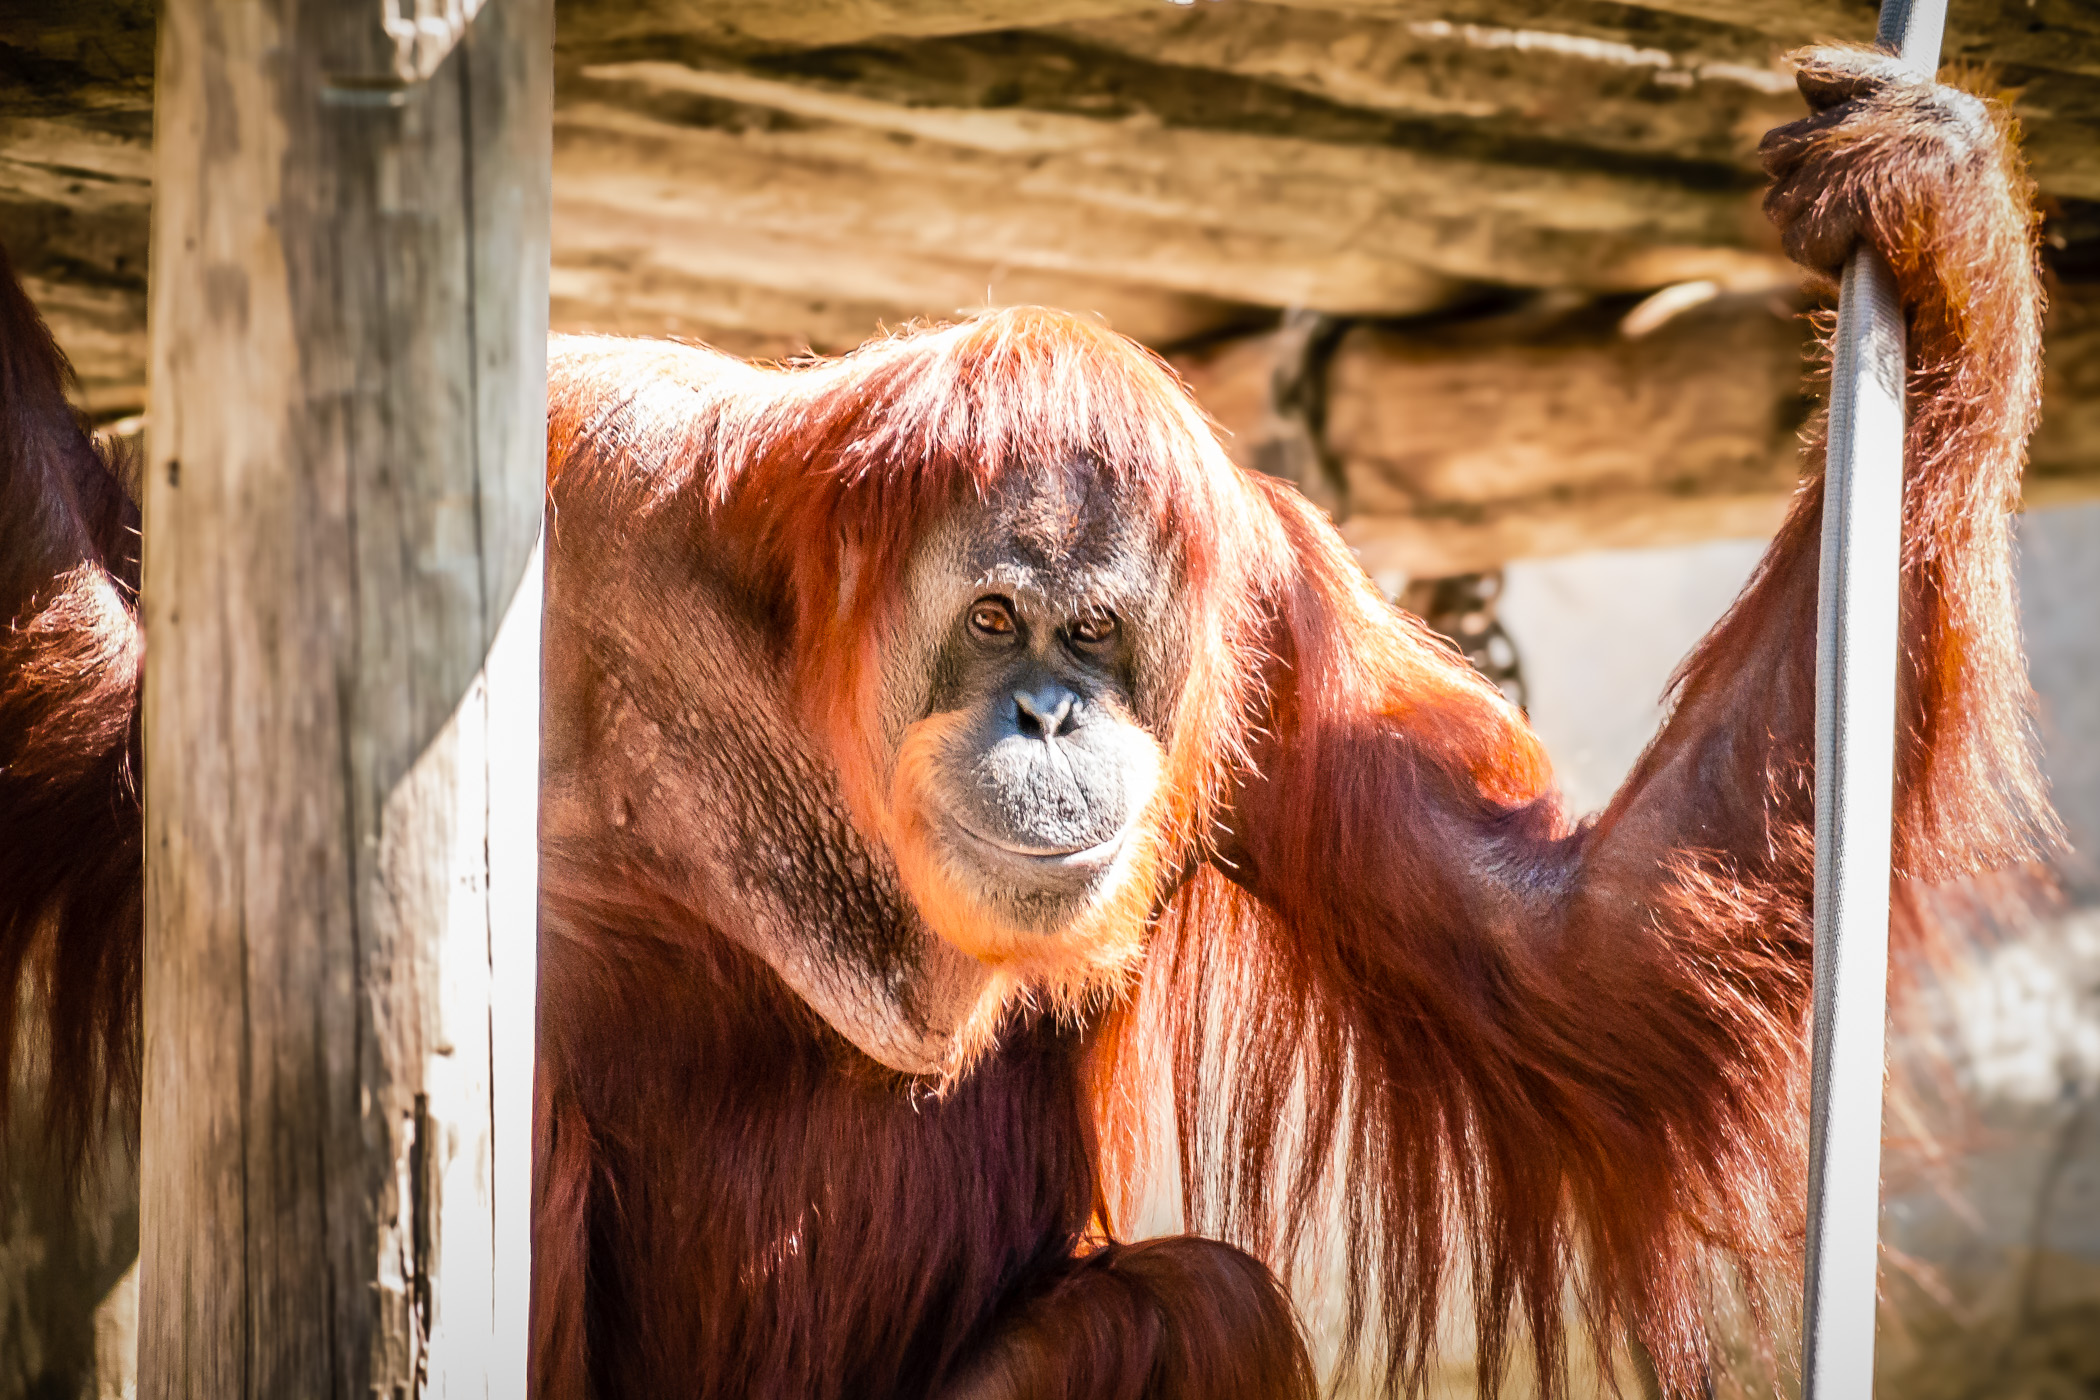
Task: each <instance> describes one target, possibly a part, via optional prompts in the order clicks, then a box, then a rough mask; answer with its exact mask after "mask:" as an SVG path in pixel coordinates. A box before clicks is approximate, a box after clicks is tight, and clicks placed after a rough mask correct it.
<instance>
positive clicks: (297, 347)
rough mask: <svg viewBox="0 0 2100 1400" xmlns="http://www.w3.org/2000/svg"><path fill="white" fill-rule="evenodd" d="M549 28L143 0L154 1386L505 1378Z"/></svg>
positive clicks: (527, 907)
mask: <svg viewBox="0 0 2100 1400" xmlns="http://www.w3.org/2000/svg"><path fill="white" fill-rule="evenodd" d="M477 9H478V10H479V13H478V14H476V13H475V11H476V10H477ZM404 13H405V14H406V16H407V17H406V18H404ZM417 15H421V16H422V17H423V18H422V20H421V22H420V23H416V22H413V20H414V17H415V16H417ZM469 21H471V22H469ZM551 40H552V15H551V4H550V0H486V3H482V4H478V5H477V4H476V3H474V0H450V3H449V4H436V3H432V2H431V0H276V3H271V4H242V5H224V4H217V3H213V0H168V3H167V4H166V5H165V7H164V9H163V18H162V22H161V32H160V52H159V69H158V78H157V95H156V110H155V161H156V182H155V198H156V207H155V210H154V235H153V258H152V266H151V274H152V276H151V286H152V309H151V328H150V338H151V343H152V359H151V375H152V378H151V394H150V397H151V407H150V410H149V422H150V425H151V426H150V430H149V432H150V443H149V453H150V455H149V459H148V465H147V472H146V482H145V502H144V504H145V520H146V526H145V533H146V546H145V550H146V557H145V586H144V601H145V616H146V629H147V635H148V638H149V646H150V648H151V658H152V659H151V662H150V663H149V666H148V674H147V692H146V711H145V713H146V719H145V723H146V791H147V794H148V797H147V811H146V826H147V857H146V868H147V897H146V898H147V916H146V921H147V932H146V972H145V988H144V993H145V1032H146V1049H145V1055H146V1060H145V1075H146V1082H145V1113H144V1124H143V1141H142V1153H141V1163H140V1175H141V1224H140V1230H141V1279H140V1291H141V1297H140V1309H141V1317H140V1329H139V1331H140V1342H139V1350H140V1383H141V1393H142V1394H143V1395H145V1396H149V1397H155V1398H156V1400H160V1398H162V1397H174V1396H196V1397H200V1400H205V1398H208V1400H230V1398H231V1397H248V1396H253V1397H271V1400H275V1397H281V1396H301V1397H309V1396H326V1397H343V1398H344V1400H351V1398H352V1397H354V1400H367V1397H373V1396H384V1397H396V1396H412V1395H419V1394H423V1393H425V1392H426V1391H428V1392H430V1393H434V1394H445V1395H453V1396H457V1395H463V1394H467V1393H470V1392H471V1393H473V1394H476V1395H481V1394H487V1395H491V1396H506V1397H507V1396H518V1395H522V1394H523V1393H524V1323H525V1298H526V1274H527V1258H526V1252H525V1251H526V1238H527V1223H526V1222H527V1206H526V1201H527V1191H528V1185H529V1165H530V1155H529V1119H530V1094H531V1089H530V1078H531V1063H532V1062H531V1035H532V1022H531V1006H532V996H533V975H532V974H533V967H534V962H535V956H536V948H535V937H534V930H535V925H534V912H533V911H534V902H535V895H534V888H533V882H534V839H535V811H536V799H537V769H538V756H537V719H538V646H539V639H538V604H539V583H538V569H537V566H536V563H535V562H534V542H535V539H536V537H537V533H538V529H539V522H540V504H541V500H542V496H543V491H544V487H543V481H544V456H545V453H544V437H545V430H544V423H545V417H544V415H545V372H546V370H545V366H546V357H545V336H546V324H547V322H546V317H547V246H548V223H547V221H548V171H549V165H550V151H549V142H550V131H551V125H550V97H551V87H552V72H551V66H552V56H551Z"/></svg>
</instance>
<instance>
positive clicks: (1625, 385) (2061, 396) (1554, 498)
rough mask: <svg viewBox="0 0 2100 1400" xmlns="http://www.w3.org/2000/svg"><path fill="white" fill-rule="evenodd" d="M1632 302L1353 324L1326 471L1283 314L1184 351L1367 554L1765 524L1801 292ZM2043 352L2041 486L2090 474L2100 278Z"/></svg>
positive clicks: (1656, 541) (1399, 560)
mask: <svg viewBox="0 0 2100 1400" xmlns="http://www.w3.org/2000/svg"><path fill="white" fill-rule="evenodd" d="M1688 290H1689V289H1688ZM1651 305H1652V303H1651ZM1620 309H1621V310H1623V309H1624V308H1623V306H1622V307H1621V308H1620ZM1642 319H1644V318H1643V317H1631V316H1628V317H1625V318H1623V319H1622V318H1620V317H1618V316H1615V315H1613V314H1610V308H1606V307H1599V306H1591V307H1586V308H1579V309H1577V310H1574V311H1571V312H1565V313H1559V314H1551V313H1541V312H1537V311H1532V312H1518V313H1512V314H1509V315H1503V316H1490V317H1481V318H1477V319H1473V320H1469V321H1459V322H1455V323H1446V324H1443V325H1438V326H1416V327H1413V328H1402V327H1379V326H1358V327H1355V328H1354V329H1351V330H1349V331H1348V332H1347V333H1346V334H1345V335H1343V336H1342V337H1341V338H1340V340H1339V341H1338V342H1337V343H1336V345H1335V347H1334V350H1333V353H1332V356H1331V358H1330V359H1328V360H1327V361H1326V362H1325V364H1324V366H1323V367H1322V368H1321V370H1320V371H1319V377H1320V381H1321V383H1322V385H1323V386H1324V393H1325V435H1324V448H1325V452H1324V457H1325V462H1326V466H1325V469H1324V471H1323V470H1322V469H1321V467H1320V466H1319V465H1318V464H1319V463H1320V462H1321V458H1322V454H1321V453H1318V452H1315V451H1313V450H1311V449H1310V448H1309V447H1307V446H1306V445H1305V444H1304V443H1303V442H1302V441H1300V439H1302V438H1303V437H1304V434H1305V428H1304V426H1303V424H1302V422H1300V421H1298V420H1296V419H1294V418H1292V417H1291V416H1290V415H1288V414H1283V413H1279V412H1278V411H1277V408H1276V405H1275V403H1274V402H1273V396H1274V393H1275V384H1276V374H1277V370H1278V368H1279V366H1280V365H1281V364H1282V363H1283V362H1284V361H1285V360H1286V359H1287V358H1288V357H1290V356H1294V355H1296V354H1298V353H1299V350H1298V346H1297V344H1296V343H1295V342H1293V341H1292V340H1291V338H1290V332H1289V330H1288V328H1287V329H1286V330H1284V331H1278V332H1275V333H1271V334H1267V335H1262V336H1251V337H1245V338H1241V339H1237V340H1229V341H1222V342H1219V343H1216V344H1213V345H1210V346H1207V347H1204V348H1203V349H1202V350H1200V351H1195V352H1190V353H1188V354H1185V355H1182V356H1179V357H1177V358H1176V360H1175V365H1176V368H1177V369H1179V370H1180V371H1181V373H1182V375H1183V377H1184V378H1185V379H1186V380H1187V381H1188V383H1189V385H1190V387H1191V388H1192V389H1193V390H1194V392H1195V394H1196V396H1197V398H1198V400H1199V401H1200V402H1202V404H1203V405H1204V407H1205V408H1206V409H1207V410H1208V411H1209V412H1210V413H1211V415H1212V417H1213V418H1215V419H1216V420H1217V421H1218V422H1219V424H1220V425H1221V426H1222V427H1223V428H1225V429H1226V431H1227V433H1228V434H1229V435H1230V436H1229V437H1228V439H1227V442H1228V449H1229V450H1230V451H1231V453H1232V455H1233V456H1234V458H1235V459H1236V460H1238V461H1239V462H1240V463H1241V464H1242V465H1244V466H1247V467H1249V468H1251V469H1254V470H1262V471H1270V472H1272V473H1275V474H1279V475H1285V476H1289V477H1292V478H1293V479H1298V478H1300V477H1302V476H1304V475H1305V473H1306V472H1307V471H1309V470H1310V471H1315V472H1320V473H1321V474H1320V477H1319V479H1314V480H1300V482H1299V484H1300V485H1301V487H1302V488H1304V489H1305V490H1306V491H1307V494H1308V495H1310V496H1312V497H1313V498H1314V499H1315V500H1319V501H1321V502H1322V503H1323V504H1326V505H1328V506H1329V508H1330V509H1332V510H1333V511H1334V512H1335V514H1336V515H1337V516H1338V518H1339V519H1340V520H1341V523H1342V531H1343V534H1344V535H1345V536H1346V537H1347V538H1348V539H1349V541H1350V543H1351V544H1352V545H1354V546H1355V547H1356V549H1357V551H1358V554H1359V555H1360V557H1361V558H1362V559H1363V560H1364V563H1365V565H1366V567H1368V568H1370V569H1371V570H1372V571H1373V572H1374V573H1392V574H1396V575H1404V576H1409V577H1439V576H1443V575H1448V574H1455V573H1467V572H1472V571H1474V570H1478V569H1483V568H1492V567H1494V566H1496V565H1498V564H1501V563H1503V562H1505V561H1507V560H1510V559H1518V558H1527V557H1534V556H1540V555H1551V554H1568V553H1576V552H1579V551H1582V550H1590V549H1612V548H1630V547H1637V546H1657V545H1666V544H1684V543H1691V542H1694V541H1697V540H1702V539H1722V538H1737V537H1747V536H1755V535H1764V534H1769V533H1770V532H1771V531H1772V530H1773V529H1774V528H1775V527H1776V526H1777V525H1778V523H1779V520H1780V518H1781V516H1782V515H1783V514H1784V513H1785V509H1786V505H1787V502H1788V500H1789V498H1790V496H1791V494H1792V491H1793V488H1794V484H1795V481H1796V480H1797V478H1798V476H1799V474H1800V462H1799V453H1798V434H1799V430H1800V428H1801V427H1802V425H1803V424H1804V423H1805V421H1806V420H1807V417H1808V414H1809V412H1810V409H1811V408H1812V407H1813V405H1812V403H1811V402H1810V400H1809V399H1808V398H1806V397H1805V389H1804V385H1803V382H1802V377H1803V373H1804V371H1805V370H1806V369H1807V368H1808V361H1807V355H1808V352H1809V345H1808V336H1807V327H1806V324H1805V322H1804V321H1803V320H1802V319H1801V318H1800V317H1799V316H1798V315H1796V314H1795V309H1794V305H1793V303H1792V301H1791V300H1790V299H1783V298H1775V297H1767V296H1726V295H1714V296H1710V297H1708V298H1706V299H1705V300H1701V301H1697V302H1695V303H1694V304H1692V305H1690V306H1688V307H1687V308H1686V309H1684V310H1683V311H1681V312H1680V313H1679V314H1677V315H1674V316H1671V317H1669V318H1667V319H1665V320H1663V321H1662V322H1661V323H1660V324H1659V325H1656V326H1654V328H1653V329H1650V330H1647V331H1646V332H1645V333H1643V334H1638V335H1631V334H1628V333H1627V329H1626V327H1627V326H1629V325H1630V326H1633V327H1634V328H1636V329H1638V328H1639V327H1640V325H1641V321H1642ZM1645 319H1649V320H1652V319H1653V318H1652V317H1646V318H1645ZM2046 363H2047V366H2048V378H2047V382H2046V385H2045V391H2044V396H2043V412H2042V427H2041V430H2040V432H2039V433H2037V435H2036V437H2035V440H2034V444H2033V450H2032V453H2031V458H2032V460H2031V462H2030V465H2029V468H2028V472H2027V477H2026V498H2027V501H2028V503H2029V504H2031V505H2057V504H2063V503H2066V502H2069V501H2075V500H2082V499H2088V498H2090V497H2092V496H2095V495H2100V285H2095V284H2091V283H2085V284H2077V283H2073V284H2070V285H2066V286H2063V287H2060V288H2059V289H2058V291H2057V295H2056V304H2055V306H2054V308H2053V310H2052V313H2051V317H2050V322H2049V328H2048V337H2047V343H2046Z"/></svg>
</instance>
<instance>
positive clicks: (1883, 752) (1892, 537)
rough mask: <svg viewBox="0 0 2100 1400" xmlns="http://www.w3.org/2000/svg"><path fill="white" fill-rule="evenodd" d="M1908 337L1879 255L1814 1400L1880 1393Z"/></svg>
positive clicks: (1827, 962)
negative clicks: (1878, 1321)
mask: <svg viewBox="0 0 2100 1400" xmlns="http://www.w3.org/2000/svg"><path fill="white" fill-rule="evenodd" d="M1946 12H1947V5H1946V0H1884V3H1883V5H1882V7H1881V23H1880V28H1879V32H1878V33H1877V35H1876V38H1877V40H1878V41H1879V42H1880V44H1881V45H1882V47H1884V48H1886V49H1889V50H1890V51H1892V52H1894V53H1896V54H1897V55H1899V56H1900V57H1901V58H1902V59H1903V61H1904V62H1905V64H1906V65H1907V66H1909V67H1910V68H1912V69H1913V70H1914V71H1916V72H1918V73H1920V74H1921V75H1923V76H1926V77H1930V76H1932V75H1933V73H1934V72H1936V71H1937V68H1938V65H1939V50H1940V36H1941V32H1942V30H1943V28H1944V27H1945V23H1946ZM1903 381H1904V328H1903V310H1902V306H1901V304H1900V302H1899V299H1898V296H1897V291H1896V283H1895V278H1894V277H1893V276H1892V275H1891V274H1890V272H1889V270H1888V267H1887V265H1886V264H1884V263H1883V262H1882V260H1881V258H1880V257H1879V256H1878V255H1877V254H1876V253H1874V252H1873V250H1871V249H1868V248H1864V247H1862V248H1860V249H1858V250H1857V251H1855V252H1854V253H1853V254H1852V256H1851V258H1850V259H1849V260H1848V261H1847V262H1846V264H1845V276H1844V283H1843V285H1842V287H1841V289H1840V291H1839V297H1838V330H1837V344H1836V347H1835V354H1834V356H1833V361H1832V369H1831V388H1830V448H1829V453H1828V457H1827V460H1826V464H1825V473H1824V486H1823V554H1822V572H1821V577H1820V580H1819V584H1818V599H1817V603H1818V607H1817V626H1816V896H1815V1044H1814V1051H1815V1060H1814V1068H1813V1071H1812V1088H1811V1092H1812V1099H1811V1107H1810V1118H1809V1157H1808V1191H1809V1196H1808V1259H1807V1273H1806V1279H1805V1289H1804V1296H1803V1317H1802V1342H1801V1363H1802V1392H1801V1393H1802V1396H1803V1400H1818V1397H1820V1400H1854V1397H1865V1396H1870V1395H1872V1394H1873V1387H1874V1314H1875V1294H1876V1288H1875V1274H1876V1265H1877V1263H1878V1252H1879V1243H1880V1230H1879V1226H1880V1207H1881V1088H1882V1077H1883V1073H1884V1067H1885V1057H1886V1046H1885V1044H1884V1024H1885V1021H1886V1018H1887V1008H1888V926H1889V878H1890V871H1889V826H1890V817H1891V808H1892V804H1893V800H1894V788H1895V743H1896V653H1897V646H1898V638H1897V622H1898V588H1899V582H1900V579H1899V569H1900V554H1901V547H1902V530H1903V424H1904V415H1903Z"/></svg>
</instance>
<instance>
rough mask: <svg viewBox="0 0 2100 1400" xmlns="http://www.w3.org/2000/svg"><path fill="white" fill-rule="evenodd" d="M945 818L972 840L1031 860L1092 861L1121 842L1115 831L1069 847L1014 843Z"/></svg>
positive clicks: (1056, 862) (1099, 859) (1057, 862)
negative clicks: (1102, 838)
mask: <svg viewBox="0 0 2100 1400" xmlns="http://www.w3.org/2000/svg"><path fill="white" fill-rule="evenodd" d="M949 821H950V822H951V823H953V824H954V826H955V829H956V830H957V831H960V832H961V833H962V834H963V835H965V836H967V837H969V838H970V839H971V840H972V841H977V842H980V843H982V844H984V845H987V846H990V847H991V848H992V849H993V850H996V851H1003V852H1005V853H1006V854H1007V855H1010V856H1018V857H1019V858H1020V859H1022V860H1027V861H1034V862H1035V863H1037V864H1039V865H1096V864H1100V863H1103V862H1105V861H1107V860H1108V859H1109V858H1110V857H1112V856H1114V855H1115V853H1116V851H1117V850H1118V849H1119V848H1121V846H1122V844H1123V833H1122V832H1120V831H1119V832H1117V833H1116V834H1115V835H1114V836H1111V837H1109V838H1108V839H1107V840H1106V841H1103V842H1101V843H1099V844H1098V845H1093V846H1074V847H1070V848H1069V849H1068V848H1064V847H1058V846H1016V845H1015V844H1013V843H1012V842H1011V841H1001V840H999V839H998V838H997V837H995V836H987V835H985V834H984V833H983V832H981V831H974V830H972V829H971V828H969V827H967V826H964V825H963V824H962V823H961V822H959V821H956V820H955V819H954V818H953V817H950V818H949Z"/></svg>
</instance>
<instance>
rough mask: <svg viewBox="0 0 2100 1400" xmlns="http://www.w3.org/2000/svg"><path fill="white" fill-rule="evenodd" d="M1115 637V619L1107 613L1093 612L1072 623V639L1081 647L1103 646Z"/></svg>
mask: <svg viewBox="0 0 2100 1400" xmlns="http://www.w3.org/2000/svg"><path fill="white" fill-rule="evenodd" d="M1115 639H1116V620H1115V618H1114V617H1113V616H1111V615H1110V614H1108V613H1095V614H1094V615H1093V616H1092V617H1082V618H1081V619H1079V621H1077V622H1075V623H1073V624H1072V640H1073V641H1074V642H1077V643H1078V644H1079V645H1080V646H1082V647H1104V646H1107V645H1108V644H1109V643H1110V642H1113V641H1114V640H1115Z"/></svg>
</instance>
